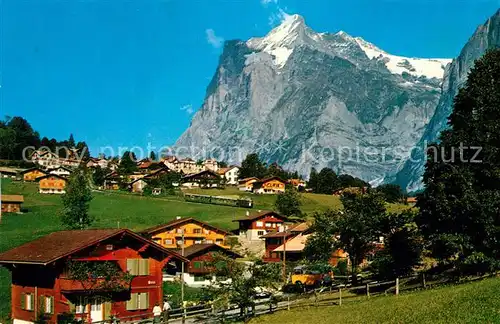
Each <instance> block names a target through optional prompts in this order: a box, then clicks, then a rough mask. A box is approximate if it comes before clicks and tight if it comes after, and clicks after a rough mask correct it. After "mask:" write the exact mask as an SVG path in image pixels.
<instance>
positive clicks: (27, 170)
mask: <svg viewBox="0 0 500 324" xmlns="http://www.w3.org/2000/svg"><path fill="white" fill-rule="evenodd" d="M35 170H38V171H40V172H42V173H45V174H47V172H46V171H44V170H42V169H40V168H37V167H34V168H29V169H26V170H24V171H21V174H25V173H28V172H31V171H35Z"/></svg>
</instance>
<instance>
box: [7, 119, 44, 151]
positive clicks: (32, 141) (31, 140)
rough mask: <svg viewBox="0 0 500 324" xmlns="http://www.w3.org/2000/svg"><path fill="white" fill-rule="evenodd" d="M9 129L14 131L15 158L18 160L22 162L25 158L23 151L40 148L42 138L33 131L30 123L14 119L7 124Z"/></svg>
mask: <svg viewBox="0 0 500 324" xmlns="http://www.w3.org/2000/svg"><path fill="white" fill-rule="evenodd" d="M6 126H7V128H9V129H11V130H12V131H14V134H15V136H14V143H15V144H14V153H13V158H14V159H16V160H21V159H22V158H23V156H22V155H23V150H24V149H25V148H26V147H29V146H33V147H35V148H36V147H39V146H40V136H39V134H38V133H37V132H36V131H35V130H33V128H32V127H31V125H30V123H28V121H27V120H26V119H24V118H22V117H13V118H12V119H10V120H8V122H7V124H6Z"/></svg>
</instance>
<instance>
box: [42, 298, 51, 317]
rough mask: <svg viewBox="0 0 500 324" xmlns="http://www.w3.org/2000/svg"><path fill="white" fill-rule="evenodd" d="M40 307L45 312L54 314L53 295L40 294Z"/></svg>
mask: <svg viewBox="0 0 500 324" xmlns="http://www.w3.org/2000/svg"><path fill="white" fill-rule="evenodd" d="M40 300H41V305H40V307H41V308H42V309H43V311H44V312H45V313H46V314H54V297H52V296H42V297H41V298H40Z"/></svg>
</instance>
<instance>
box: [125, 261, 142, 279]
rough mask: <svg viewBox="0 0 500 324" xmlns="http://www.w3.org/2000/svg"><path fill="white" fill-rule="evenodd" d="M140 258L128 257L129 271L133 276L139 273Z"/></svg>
mask: <svg viewBox="0 0 500 324" xmlns="http://www.w3.org/2000/svg"><path fill="white" fill-rule="evenodd" d="M139 260H140V259H127V271H128V272H129V273H130V274H131V275H133V276H137V275H139Z"/></svg>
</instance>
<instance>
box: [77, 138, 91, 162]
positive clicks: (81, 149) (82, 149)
mask: <svg viewBox="0 0 500 324" xmlns="http://www.w3.org/2000/svg"><path fill="white" fill-rule="evenodd" d="M76 148H77V149H78V156H80V157H81V158H82V160H88V159H89V158H90V150H89V147H88V145H87V143H85V142H78V143H77V144H76Z"/></svg>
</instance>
